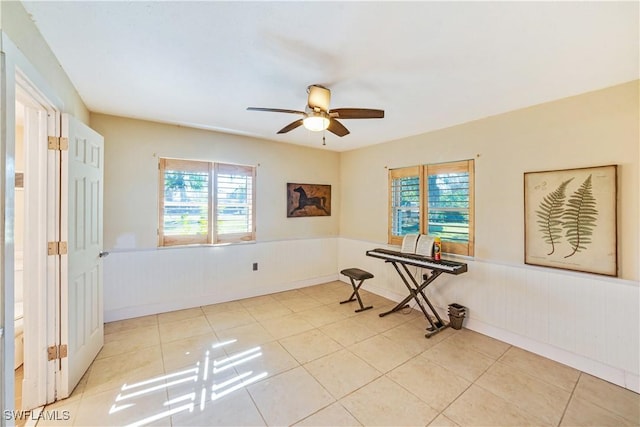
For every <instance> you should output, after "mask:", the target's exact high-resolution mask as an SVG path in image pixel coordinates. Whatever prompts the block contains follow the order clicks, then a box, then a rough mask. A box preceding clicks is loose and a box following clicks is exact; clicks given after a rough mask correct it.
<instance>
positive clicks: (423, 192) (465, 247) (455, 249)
mask: <svg viewBox="0 0 640 427" xmlns="http://www.w3.org/2000/svg"><path fill="white" fill-rule="evenodd" d="M416 171H417V172H416ZM465 172H466V173H468V174H469V209H468V213H469V221H468V223H469V238H468V241H467V242H466V243H462V242H451V241H447V240H446V239H443V240H442V252H443V253H448V254H456V255H467V256H474V247H475V207H474V206H475V162H474V160H473V159H469V160H461V161H453V162H445V163H433V164H426V165H419V166H408V167H403V168H397V169H390V170H389V183H388V186H389V201H388V206H389V216H388V221H389V223H388V227H387V230H388V243H389V244H390V245H401V244H402V240H403V239H404V236H399V235H395V234H393V221H394V217H393V215H394V206H393V194H392V192H393V189H392V184H393V180H394V179H398V178H404V177H411V176H416V173H417V174H418V176H419V179H420V205H419V211H420V221H419V222H420V227H419V228H420V233H421V234H427V233H428V227H429V226H428V218H429V176H430V175H439V174H449V173H465ZM432 235H434V236H438V234H432Z"/></svg>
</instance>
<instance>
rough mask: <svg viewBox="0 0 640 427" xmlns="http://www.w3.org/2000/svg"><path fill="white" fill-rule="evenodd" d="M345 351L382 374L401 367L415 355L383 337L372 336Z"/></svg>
mask: <svg viewBox="0 0 640 427" xmlns="http://www.w3.org/2000/svg"><path fill="white" fill-rule="evenodd" d="M347 349H348V350H350V351H351V352H353V353H354V354H355V355H356V356H358V357H360V358H361V359H363V360H364V361H365V362H367V363H368V364H370V365H371V366H373V367H374V368H376V369H377V370H378V371H380V372H382V373H385V372H389V371H390V370H392V369H393V368H396V367H398V366H400V365H402V364H403V363H404V362H406V361H407V360H409V359H411V358H412V357H414V356H415V355H416V354H417V353H415V352H412V351H409V350H408V349H405V348H403V347H400V346H398V345H396V343H395V342H393V341H392V340H390V339H389V338H387V337H385V336H383V335H374V336H373V337H371V338H367V339H366V340H364V341H360V342H359V343H356V344H354V345H352V346H349V347H347Z"/></svg>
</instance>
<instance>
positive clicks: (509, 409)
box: [443, 385, 544, 427]
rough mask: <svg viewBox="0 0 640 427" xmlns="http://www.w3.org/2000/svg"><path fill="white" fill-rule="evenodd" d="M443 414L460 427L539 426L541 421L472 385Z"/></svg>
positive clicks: (542, 423)
mask: <svg viewBox="0 0 640 427" xmlns="http://www.w3.org/2000/svg"><path fill="white" fill-rule="evenodd" d="M443 414H444V415H445V416H446V417H447V418H449V419H451V420H452V421H454V422H455V423H456V424H459V425H461V426H500V427H503V426H540V425H544V422H543V420H541V419H540V418H537V417H534V416H531V415H530V414H527V413H525V412H524V411H521V410H518V408H516V407H515V406H514V405H512V404H510V403H509V402H507V401H506V400H504V399H502V398H500V397H498V396H496V395H495V394H493V393H491V392H489V391H486V390H484V389H483V388H481V387H478V386H476V385H472V386H471V387H469V389H467V391H465V392H464V393H463V394H462V396H460V397H459V398H458V399H456V400H455V401H454V402H453V403H452V404H451V405H450V406H449V407H448V408H447V409H446V410H445V411H444V412H443Z"/></svg>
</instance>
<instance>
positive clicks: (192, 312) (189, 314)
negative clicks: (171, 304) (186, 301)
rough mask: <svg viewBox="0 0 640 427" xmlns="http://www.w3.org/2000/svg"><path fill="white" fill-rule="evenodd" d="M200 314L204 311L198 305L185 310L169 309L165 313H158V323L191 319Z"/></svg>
mask: <svg viewBox="0 0 640 427" xmlns="http://www.w3.org/2000/svg"><path fill="white" fill-rule="evenodd" d="M202 315H204V312H203V311H202V309H201V308H200V307H194V308H187V309H185V310H176V311H169V312H167V313H160V314H158V323H159V324H160V325H162V324H163V323H167V322H176V321H178V320H185V319H191V318H193V317H200V316H202Z"/></svg>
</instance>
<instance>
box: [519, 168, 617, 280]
mask: <svg viewBox="0 0 640 427" xmlns="http://www.w3.org/2000/svg"><path fill="white" fill-rule="evenodd" d="M616 182H617V166H616V165H610V166H599V167H591V168H580V169H565V170H556V171H543V172H526V173H525V174H524V211H525V218H524V223H525V233H524V242H525V250H524V254H525V255H524V257H525V260H524V262H525V264H532V265H541V266H545V267H553V268H562V269H566V270H575V271H583V272H587V273H595V274H603V275H607V276H617V275H618V255H617V233H618V232H617V194H616V193H617V186H616Z"/></svg>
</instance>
